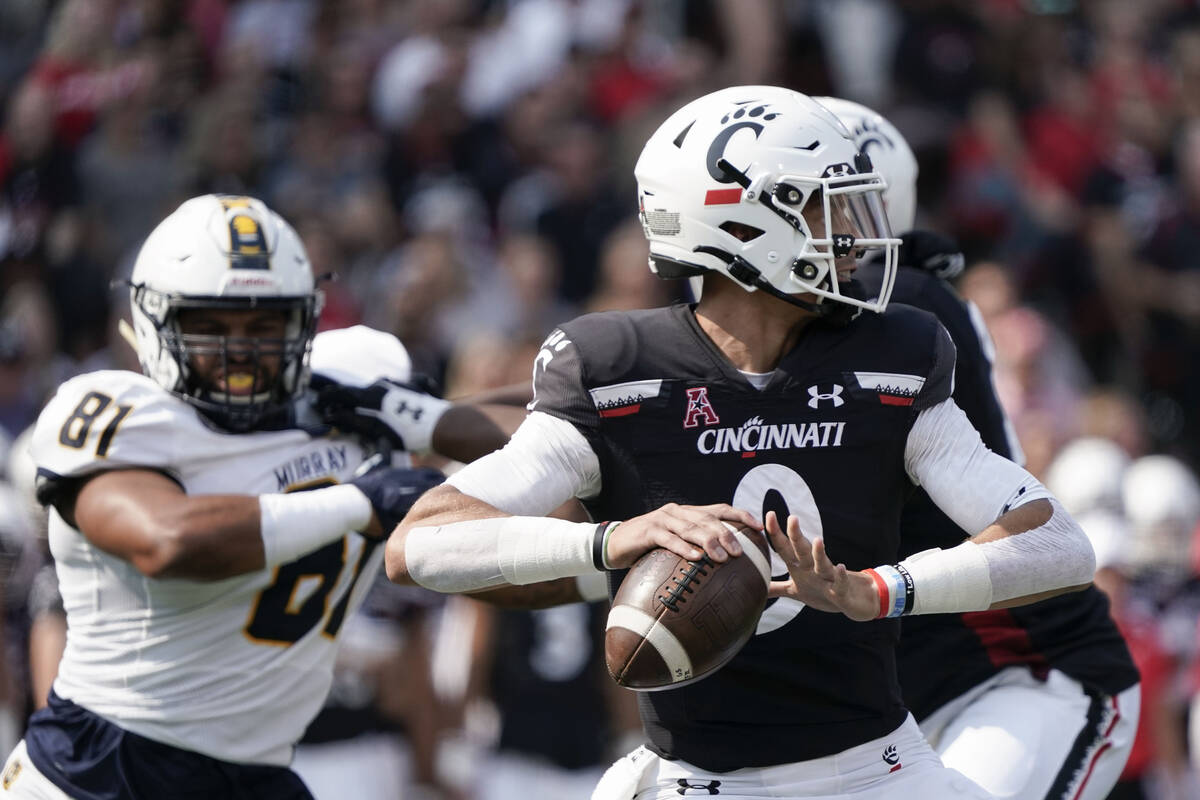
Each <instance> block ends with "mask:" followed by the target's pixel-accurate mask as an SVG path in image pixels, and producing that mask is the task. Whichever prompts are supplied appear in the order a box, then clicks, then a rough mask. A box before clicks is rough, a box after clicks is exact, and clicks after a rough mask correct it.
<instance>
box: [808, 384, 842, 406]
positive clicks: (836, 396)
mask: <svg viewBox="0 0 1200 800" xmlns="http://www.w3.org/2000/svg"><path fill="white" fill-rule="evenodd" d="M808 397H809V400H808V407H809V408H820V407H821V401H822V400H832V401H833V407H834V408H837V407H838V406H841V405H845V403H846V401H845V400H843V399H842V385H841V384H840V383H835V384H834V385H833V389H832V390H831V391H829V392H822V391H821V389H820V388H819V387H817V386H810V387H808Z"/></svg>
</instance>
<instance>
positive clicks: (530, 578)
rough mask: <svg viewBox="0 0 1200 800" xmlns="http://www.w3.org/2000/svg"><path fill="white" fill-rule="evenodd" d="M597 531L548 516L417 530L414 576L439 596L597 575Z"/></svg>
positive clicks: (409, 560) (412, 545) (409, 559)
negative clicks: (594, 561)
mask: <svg viewBox="0 0 1200 800" xmlns="http://www.w3.org/2000/svg"><path fill="white" fill-rule="evenodd" d="M595 538H596V526H595V525H593V524H592V523H589V522H567V521H566V520H561V519H551V518H548V517H492V518H490V519H472V520H463V521H461V522H452V523H450V524H448V525H439V526H437V527H419V528H413V529H412V530H410V531H409V532H408V535H407V536H406V537H405V540H404V560H405V563H406V565H407V569H408V574H409V577H411V578H412V579H413V580H414V581H415V582H416V583H417V584H419V585H421V586H424V587H425V588H426V589H433V590H434V591H437V592H469V591H474V590H477V589H487V588H489V587H492V586H499V585H501V584H504V583H509V584H514V585H518V586H519V585H524V584H527V583H537V582H539V581H548V580H555V579H557V578H573V577H576V576H578V575H584V574H587V573H589V572H594V571H595V567H594V566H593V564H592V550H593V545H594V543H595Z"/></svg>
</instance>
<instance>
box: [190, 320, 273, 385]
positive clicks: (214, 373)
mask: <svg viewBox="0 0 1200 800" xmlns="http://www.w3.org/2000/svg"><path fill="white" fill-rule="evenodd" d="M179 328H180V331H181V332H182V333H183V334H184V336H185V341H187V339H186V337H189V336H212V337H222V339H223V340H224V345H225V346H224V347H218V348H209V347H203V346H198V347H189V354H190V359H189V360H190V363H191V368H192V370H193V371H194V372H195V374H196V376H197V377H198V378H199V380H200V382H201V384H202V385H205V386H208V387H209V388H210V389H211V390H213V391H216V392H220V393H222V394H225V393H228V394H229V395H230V396H232V397H246V398H249V397H251V396H253V395H254V394H256V393H259V392H263V391H266V390H267V388H268V387H270V386H272V385H273V384H274V381H275V377H276V375H278V373H279V369H280V364H281V362H282V358H281V355H282V346H283V340H284V337H285V336H286V335H287V316H286V314H285V313H284V312H282V311H273V310H253V309H185V310H182V311H180V312H179ZM222 351H224V352H222Z"/></svg>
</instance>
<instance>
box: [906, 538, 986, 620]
mask: <svg viewBox="0 0 1200 800" xmlns="http://www.w3.org/2000/svg"><path fill="white" fill-rule="evenodd" d="M896 566H897V567H903V568H904V569H905V570H906V571H907V572H908V573H909V577H910V579H911V580H912V583H913V603H912V606H911V607H910V610H909V612H908V613H910V614H952V613H962V612H965V611H986V610H987V609H988V607H989V606H991V604H992V577H991V571H990V568H989V567H988V561H987V557H986V556H985V555H984V552H983V548H982V547H981V546H980V545H977V544H975V543H974V542H963V543H962V544H960V545H958V546H957V547H952V548H950V549H949V550H940V549H933V550H926V551H924V552H921V553H917V554H915V555H913V556H909V557H908V558H906V559H904V560H903V561H901V562H900V563H899V564H897V565H896Z"/></svg>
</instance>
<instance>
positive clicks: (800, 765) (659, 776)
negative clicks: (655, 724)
mask: <svg viewBox="0 0 1200 800" xmlns="http://www.w3.org/2000/svg"><path fill="white" fill-rule="evenodd" d="M680 795H686V796H701V797H703V796H711V795H720V796H721V797H723V798H726V800H763V799H764V798H780V797H804V798H812V799H813V800H845V799H847V798H854V799H855V800H866V798H871V800H878V798H880V797H912V798H929V799H930V800H932V799H933V798H955V800H991V795H989V794H988V793H987V792H985V791H983V790H982V789H980V788H979V787H978V786H976V785H975V784H973V783H971V781H969V780H967V779H966V778H964V777H963V776H962V775H961V774H960V773H958V772H955V771H954V770H952V769H948V768H946V767H944V766H943V765H942V762H941V761H940V760H939V759H938V757H937V753H935V752H933V749H932V748H930V746H929V745H928V743H926V741H925V740H924V739H923V738H922V737H921V731H920V729H919V728H918V727H917V723H916V721H915V720H913V718H912V717H911V716H909V718H908V720H906V721H905V722H904V724H902V725H901V726H900V727H899V728H897V729H896V730H894V731H892V732H891V733H890V734H888V735H887V736H883V737H880V738H879V739H875V740H874V741H870V742H867V743H865V744H860V745H857V746H855V747H851V748H850V749H848V750H843V751H842V752H840V753H835V754H834V755H831V756H825V757H824V758H814V759H811V760H809V761H797V762H795V763H792V764H780V765H778V766H772V767H747V768H745V769H738V770H733V771H732V772H707V771H705V770H703V769H701V768H700V767H697V766H695V765H692V764H689V763H687V762H686V761H667V760H666V759H662V758H659V757H658V756H656V755H654V754H653V753H651V752H650V751H649V750H647V749H646V748H644V747H639V748H638V749H636V750H634V751H633V752H632V753H630V754H629V755H627V756H625V757H624V758H622V759H621V760H620V761H618V762H617V763H615V764H613V765H612V766H611V767H609V769H608V772H606V773H604V777H603V778H601V780H600V783H599V784H598V785H597V786H596V790H595V791H594V792H593V793H592V800H630V798H634V800H678V798H679V796H680Z"/></svg>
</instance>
